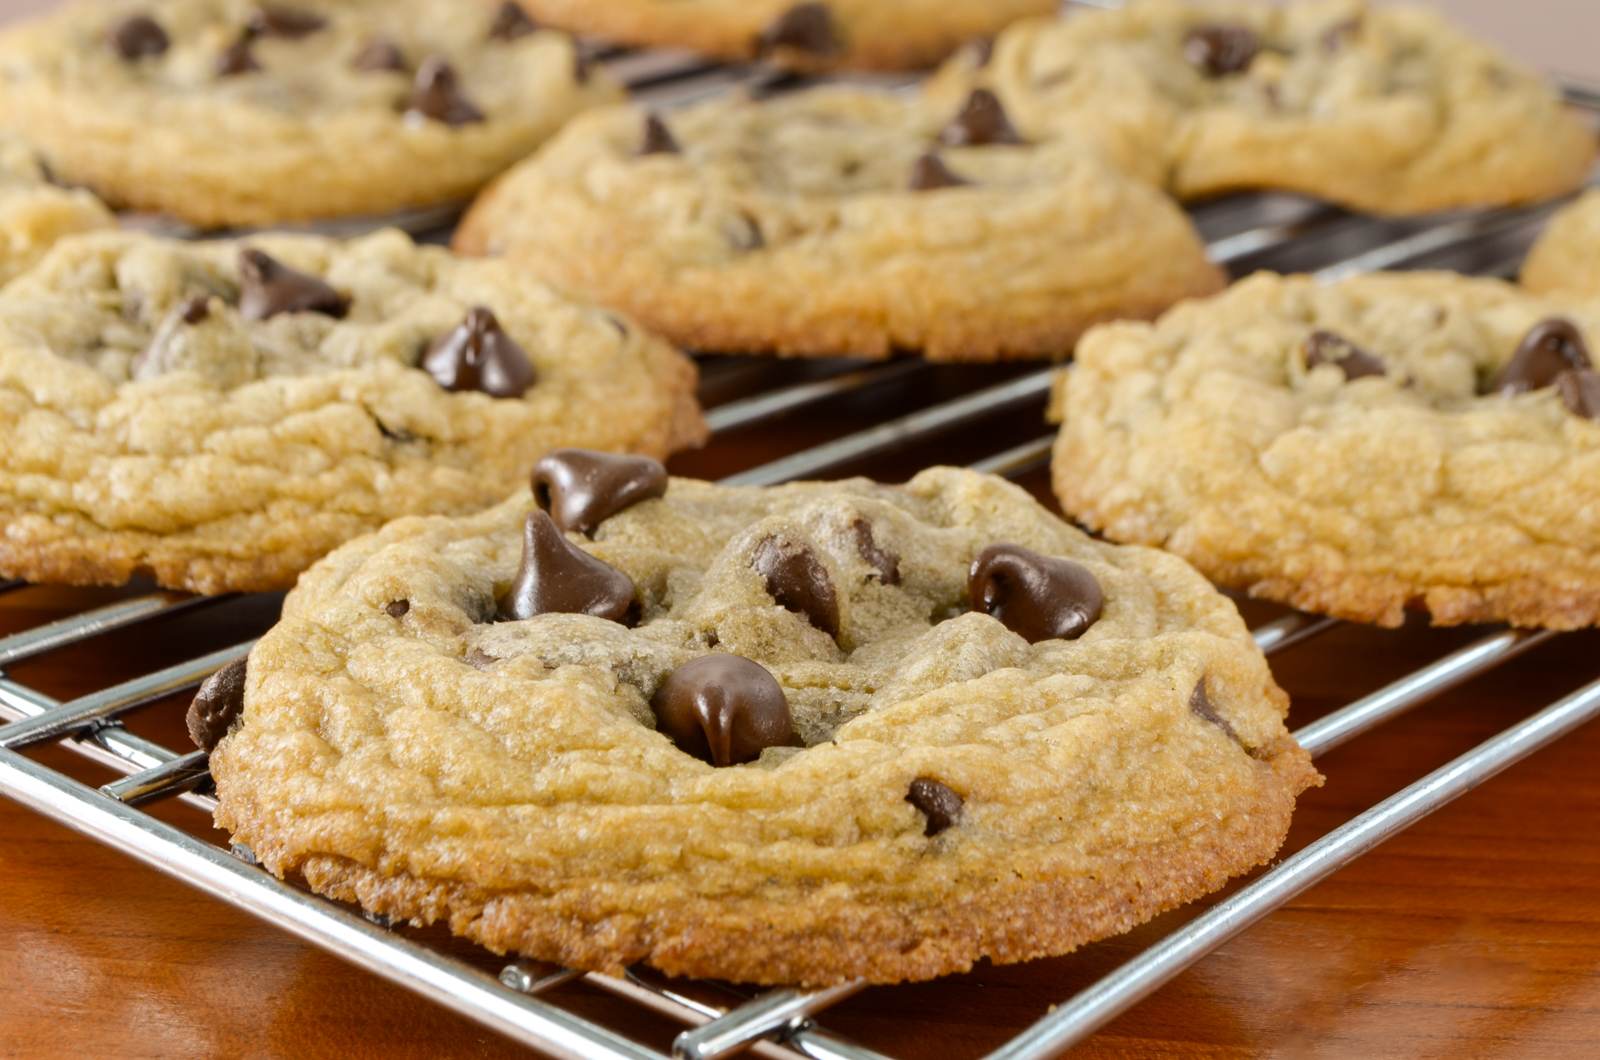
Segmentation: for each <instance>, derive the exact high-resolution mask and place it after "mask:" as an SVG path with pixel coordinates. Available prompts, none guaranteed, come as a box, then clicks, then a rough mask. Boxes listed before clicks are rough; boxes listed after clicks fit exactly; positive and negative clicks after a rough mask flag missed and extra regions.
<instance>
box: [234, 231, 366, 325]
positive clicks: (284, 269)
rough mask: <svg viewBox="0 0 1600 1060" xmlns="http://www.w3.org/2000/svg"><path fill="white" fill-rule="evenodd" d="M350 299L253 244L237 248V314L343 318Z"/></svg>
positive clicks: (252, 317)
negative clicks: (297, 314)
mask: <svg viewBox="0 0 1600 1060" xmlns="http://www.w3.org/2000/svg"><path fill="white" fill-rule="evenodd" d="M349 311H350V299H349V298H348V297H346V296H345V295H342V294H340V293H339V292H338V291H337V290H335V289H334V288H333V287H331V286H329V285H328V284H326V283H324V282H322V281H321V280H319V279H317V278H316V277H315V276H312V275H310V274H309V273H304V272H300V271H299V270H297V269H291V268H290V267H289V266H287V265H285V264H284V263H283V262H281V261H279V260H278V259H277V258H274V257H272V256H271V255H269V254H266V253H264V252H263V251H260V250H256V249H255V248H253V247H246V248H244V249H243V250H241V251H239V314H240V315H241V316H243V317H244V318H245V319H246V320H266V319H268V318H270V317H275V316H277V315H278V314H279V313H321V314H322V315H323V316H330V317H334V318H336V319H343V318H344V315H345V314H346V313H348V312H349Z"/></svg>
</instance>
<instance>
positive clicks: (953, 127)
mask: <svg viewBox="0 0 1600 1060" xmlns="http://www.w3.org/2000/svg"><path fill="white" fill-rule="evenodd" d="M939 142H940V143H943V144H947V145H949V146H951V147H985V146H988V145H991V144H1020V143H1022V142H1023V140H1022V137H1021V136H1020V135H1018V133H1017V130H1016V128H1015V127H1014V126H1013V125H1012V124H1011V119H1010V118H1008V117H1006V111H1005V108H1004V107H1002V106H1001V105H1000V97H999V96H997V95H995V94H994V93H993V92H991V91H989V90H988V89H987V88H975V89H973V90H972V95H970V96H968V97H967V101H966V102H965V103H964V104H962V106H961V112H960V113H959V114H957V115H956V116H955V118H954V119H952V120H951V122H950V124H949V125H946V126H945V127H944V131H943V132H941V133H940V134H939Z"/></svg>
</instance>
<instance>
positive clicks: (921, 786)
mask: <svg viewBox="0 0 1600 1060" xmlns="http://www.w3.org/2000/svg"><path fill="white" fill-rule="evenodd" d="M906 801H907V802H909V803H910V804H911V805H913V806H915V807H916V808H917V809H919V810H921V811H922V814H923V816H925V817H926V818H927V819H928V825H927V827H926V828H924V829H923V830H922V834H923V835H925V836H929V837H930V838H931V837H932V836H936V835H938V834H939V833H940V832H942V831H944V830H945V829H946V828H949V827H950V826H951V825H953V824H955V823H956V822H957V821H959V820H961V806H962V800H961V796H960V795H957V794H956V793H955V792H954V791H952V790H950V788H949V786H948V785H946V784H942V783H940V782H939V781H937V780H934V779H933V778H931V777H918V778H917V779H916V780H913V781H912V782H911V788H910V790H909V791H907V792H906Z"/></svg>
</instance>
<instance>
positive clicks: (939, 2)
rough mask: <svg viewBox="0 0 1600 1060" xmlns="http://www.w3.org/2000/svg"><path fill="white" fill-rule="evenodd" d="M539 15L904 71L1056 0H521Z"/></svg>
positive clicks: (628, 40) (730, 52)
mask: <svg viewBox="0 0 1600 1060" xmlns="http://www.w3.org/2000/svg"><path fill="white" fill-rule="evenodd" d="M522 6H523V7H525V8H527V9H528V11H530V12H532V13H533V15H534V16H535V17H536V18H537V19H538V20H539V21H540V22H541V23H549V24H550V25H553V26H560V27H562V28H564V29H569V30H573V31H575V32H579V33H593V34H596V35H597V36H600V37H604V38H606V39H608V40H614V41H617V42H619V43H623V44H642V45H648V46H654V47H667V48H686V49H689V50H690V51H695V52H699V53H701V54H703V55H709V56H712V57H714V58H718V59H727V60H734V61H739V60H748V59H757V58H760V59H766V60H768V61H771V62H775V63H778V64H780V65H783V66H787V67H791V68H798V69H801V70H827V69H838V68H841V67H853V68H856V69H876V70H909V69H919V68H921V67H925V66H930V65H932V64H933V63H936V62H938V61H939V60H940V59H943V58H944V57H945V56H947V55H949V54H950V52H952V51H954V50H955V49H956V48H957V47H959V46H960V45H961V44H962V43H963V42H965V41H969V40H972V39H974V38H983V37H988V36H992V35H993V34H995V33H998V32H1000V30H1002V29H1004V28H1005V27H1006V26H1007V25H1008V24H1010V23H1012V22H1015V21H1016V20H1017V19H1019V18H1024V17H1026V16H1028V15H1043V14H1048V13H1050V12H1052V11H1055V10H1056V9H1057V8H1058V7H1059V6H1060V4H1059V0H825V2H821V3H819V2H815V0H809V2H807V0H800V2H797V0H522Z"/></svg>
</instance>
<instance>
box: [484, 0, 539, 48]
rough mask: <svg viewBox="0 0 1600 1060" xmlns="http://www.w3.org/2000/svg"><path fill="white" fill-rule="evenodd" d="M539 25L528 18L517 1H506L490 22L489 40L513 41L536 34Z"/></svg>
mask: <svg viewBox="0 0 1600 1060" xmlns="http://www.w3.org/2000/svg"><path fill="white" fill-rule="evenodd" d="M538 28H539V25H538V23H536V22H534V21H533V19H531V18H529V17H528V13H527V12H526V11H524V10H522V5H521V4H518V3H517V2H516V0H506V2H505V3H503V4H501V5H500V6H499V8H497V9H496V10H495V13H494V18H493V19H491V20H490V22H489V39H490V40H504V41H512V40H517V39H519V38H521V37H526V36H527V35H528V34H530V33H533V32H536V31H537V30H538Z"/></svg>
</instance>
